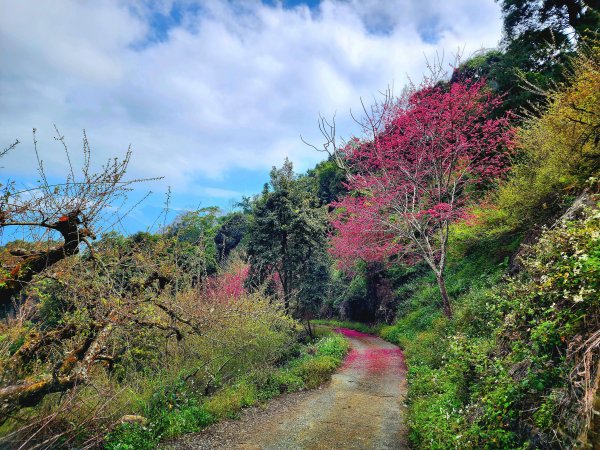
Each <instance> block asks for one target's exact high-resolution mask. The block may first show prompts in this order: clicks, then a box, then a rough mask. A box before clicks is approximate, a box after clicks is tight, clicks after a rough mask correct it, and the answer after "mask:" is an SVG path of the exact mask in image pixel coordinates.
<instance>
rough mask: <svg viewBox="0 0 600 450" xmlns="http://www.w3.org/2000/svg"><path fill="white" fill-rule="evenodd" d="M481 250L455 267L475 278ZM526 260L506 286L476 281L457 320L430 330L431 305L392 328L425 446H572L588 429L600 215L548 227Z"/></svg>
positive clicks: (599, 314)
mask: <svg viewBox="0 0 600 450" xmlns="http://www.w3.org/2000/svg"><path fill="white" fill-rule="evenodd" d="M476 253H477V252H474V253H472V254H470V255H469V256H468V257H466V258H464V259H463V260H462V261H460V262H459V263H458V265H459V266H462V267H454V268H453V269H452V270H454V271H456V272H464V273H466V272H469V270H470V268H469V266H471V265H472V262H473V260H476V257H475V255H476ZM473 258H474V259H473ZM522 264H523V268H524V273H522V274H521V275H519V276H518V277H517V278H514V279H512V280H508V281H504V282H501V283H500V284H499V285H497V286H496V287H494V286H493V283H492V280H495V279H497V275H495V274H494V273H490V275H489V276H488V279H487V284H486V283H484V282H481V280H477V279H476V280H475V282H474V283H473V285H472V286H471V288H470V289H469V290H467V291H466V292H465V293H463V294H462V295H460V296H459V297H458V298H457V300H456V303H455V304H456V315H455V318H454V319H453V321H452V322H446V323H440V322H439V319H432V320H431V325H425V324H424V322H423V321H421V320H415V319H414V316H415V315H417V316H428V314H429V313H427V312H426V311H427V309H426V308H424V307H422V306H415V310H414V311H413V312H412V313H411V314H409V315H408V316H406V317H405V318H402V319H400V320H399V321H398V322H397V323H396V324H395V325H394V326H392V327H386V328H384V329H382V336H383V337H385V338H386V339H389V340H392V341H395V342H398V343H400V344H401V345H402V346H403V347H404V348H405V353H406V356H407V361H408V364H409V367H410V370H409V373H408V382H409V395H408V404H409V414H408V421H409V424H410V427H411V430H410V439H411V441H412V443H413V445H414V446H415V447H417V448H448V449H450V448H465V449H468V448H472V449H476V448H490V449H505V448H526V447H527V446H528V445H532V444H533V445H535V446H536V447H541V448H555V447H556V446H558V445H561V446H567V447H569V446H571V445H573V443H574V442H575V439H576V438H577V437H578V436H579V435H580V433H581V431H582V429H584V426H585V423H586V417H589V415H590V414H591V405H586V403H585V401H584V400H583V399H584V398H586V397H589V396H590V395H591V394H590V392H591V391H586V390H585V389H582V387H581V386H591V385H590V384H589V383H588V382H587V381H586V380H589V379H591V378H593V377H594V376H596V372H595V371H596V370H597V369H594V367H597V366H598V362H599V361H600V354H598V352H597V348H596V349H595V347H592V345H593V342H592V341H593V340H590V336H592V335H593V333H594V332H595V331H597V330H598V328H599V327H600V323H599V320H600V319H599V318H600V300H599V297H598V295H597V293H598V292H600V212H599V211H598V210H597V209H595V210H592V211H590V212H588V213H587V216H585V218H583V219H580V220H573V221H570V222H565V223H562V224H560V225H558V226H556V227H555V228H554V229H552V230H548V231H546V232H545V233H544V234H543V235H542V237H541V238H540V240H539V242H538V243H536V244H535V245H533V246H532V247H530V249H529V250H528V252H526V254H525V255H524V256H523V260H522ZM415 303H416V305H420V304H421V303H420V302H419V301H416V302H415ZM436 321H437V322H436ZM584 343H587V344H584ZM586 345H588V347H586ZM584 355H587V356H584ZM586 358H592V361H595V362H591V361H590V360H588V362H587V363H586V362H585V361H586ZM586 364H587V366H586ZM586 367H587V369H586ZM590 389H593V386H591V387H590ZM592 397H593V395H592Z"/></svg>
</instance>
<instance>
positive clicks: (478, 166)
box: [331, 80, 513, 317]
mask: <svg viewBox="0 0 600 450" xmlns="http://www.w3.org/2000/svg"><path fill="white" fill-rule="evenodd" d="M500 103H501V101H500V99H498V98H495V97H492V96H491V95H490V94H489V93H488V92H487V91H486V89H485V84H484V81H483V80H481V81H477V82H469V81H468V80H467V81H463V82H458V83H452V84H449V85H447V84H446V85H443V84H439V83H438V84H433V83H431V82H429V83H428V82H425V83H424V84H423V85H421V86H420V87H418V88H417V87H411V88H408V89H406V90H405V92H404V94H403V95H402V96H401V97H400V98H393V97H391V96H389V95H388V96H386V98H385V100H384V101H383V102H381V103H379V104H377V105H375V106H374V107H372V109H371V110H370V111H369V112H368V113H366V114H365V117H364V118H363V119H362V120H361V122H360V123H361V125H362V126H363V133H364V136H363V138H361V139H358V138H355V139H353V140H351V141H350V142H349V143H348V144H347V145H345V147H343V148H342V149H340V150H339V152H340V153H341V156H339V155H338V156H339V158H340V159H341V160H342V161H343V164H344V165H345V167H346V168H347V170H348V182H347V188H348V189H349V191H350V193H349V194H348V195H347V196H346V197H345V198H343V199H342V200H341V201H339V202H337V203H336V204H335V205H334V206H336V208H337V215H336V217H335V218H334V220H333V226H334V228H335V230H336V233H335V235H334V237H333V238H332V250H331V251H332V254H333V255H334V256H335V257H336V258H338V259H339V260H340V262H341V265H342V267H346V268H348V267H350V265H351V264H352V263H353V261H354V260H356V259H357V258H362V259H364V260H367V261H369V260H377V259H382V258H385V257H387V256H390V255H392V254H399V255H400V256H403V257H405V258H407V259H408V261H409V262H414V261H416V260H423V261H425V262H426V263H427V264H428V265H429V267H431V269H432V270H433V271H434V273H435V276H436V279H437V282H438V285H439V288H440V293H441V297H442V305H443V309H444V313H445V314H446V315H447V316H448V317H451V316H452V308H451V304H450V299H449V298H448V294H447V292H446V283H445V280H444V270H445V268H446V262H447V261H446V253H447V246H448V234H449V226H450V224H451V223H452V222H454V221H457V220H459V219H462V218H465V217H466V215H467V213H466V211H467V207H468V206H469V203H470V201H471V199H472V198H473V196H474V195H475V194H476V193H477V191H478V188H481V187H482V186H483V185H485V184H486V183H490V182H491V181H492V180H493V179H495V178H497V177H499V176H501V175H502V174H503V173H504V172H505V171H506V170H507V167H508V163H509V158H510V153H511V149H512V147H513V141H512V136H513V134H512V131H511V129H510V127H509V123H508V120H507V118H506V117H503V118H491V115H490V113H491V112H492V111H493V110H494V109H496V108H497V107H498V106H499V105H500ZM365 111H366V110H365Z"/></svg>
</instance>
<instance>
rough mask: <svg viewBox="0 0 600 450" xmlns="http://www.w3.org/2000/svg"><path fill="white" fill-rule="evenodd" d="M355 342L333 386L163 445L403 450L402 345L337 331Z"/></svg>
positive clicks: (275, 402)
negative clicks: (400, 346)
mask: <svg viewBox="0 0 600 450" xmlns="http://www.w3.org/2000/svg"><path fill="white" fill-rule="evenodd" d="M338 331H339V332H340V333H342V334H344V335H345V336H346V337H347V338H348V339H349V340H350V343H351V345H352V350H351V351H350V353H349V354H348V356H347V357H346V360H345V361H344V364H343V366H342V367H341V368H340V370H338V372H337V373H336V374H335V375H333V377H332V380H331V383H329V385H327V386H325V387H323V388H321V389H317V390H314V391H309V392H301V393H296V394H291V395H286V396H283V397H280V398H278V399H275V400H272V401H271V402H269V404H268V405H267V407H266V408H264V409H261V408H252V409H250V410H248V411H246V412H245V413H244V414H243V415H242V418H241V419H240V420H238V421H226V422H222V423H219V424H216V425H214V426H212V427H209V428H207V429H206V430H204V431H203V432H201V433H198V434H195V435H189V436H187V437H185V438H184V439H183V440H181V441H178V442H177V443H175V444H172V445H171V446H168V445H167V446H165V448H174V449H178V450H183V449H185V450H188V449H190V450H191V449H402V448H407V445H406V441H405V435H406V433H405V425H404V420H403V406H402V402H403V397H404V395H405V392H406V388H405V372H406V369H405V365H404V361H403V355H402V352H401V351H400V349H399V348H398V347H396V346H395V345H392V344H390V343H388V342H385V341H384V340H382V339H380V338H378V337H375V336H371V335H368V334H363V333H359V332H357V331H352V330H348V329H339V330H338Z"/></svg>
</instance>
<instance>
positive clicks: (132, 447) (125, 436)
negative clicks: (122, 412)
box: [104, 423, 158, 450]
mask: <svg viewBox="0 0 600 450" xmlns="http://www.w3.org/2000/svg"><path fill="white" fill-rule="evenodd" d="M157 444H158V439H157V437H156V435H155V434H154V433H153V432H152V430H150V429H148V428H146V427H144V426H142V425H139V424H129V423H124V424H122V425H119V426H118V427H116V428H115V429H114V430H113V431H112V432H111V433H110V434H109V435H108V436H107V437H106V439H105V441H104V448H105V449H106V450H153V449H154V448H156V445H157Z"/></svg>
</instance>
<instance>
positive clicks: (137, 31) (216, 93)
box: [0, 0, 500, 196]
mask: <svg viewBox="0 0 600 450" xmlns="http://www.w3.org/2000/svg"><path fill="white" fill-rule="evenodd" d="M191 3H192V2H186V3H185V6H184V7H183V8H182V11H184V17H183V19H182V20H181V23H180V24H179V25H177V26H175V27H173V28H171V29H169V30H168V32H167V34H166V36H165V38H164V39H163V40H159V41H145V40H146V39H147V38H148V37H150V36H154V35H155V34H156V31H157V30H155V29H154V30H153V28H152V26H151V24H150V18H151V17H153V16H152V15H153V14H156V13H157V11H159V10H160V11H162V12H163V13H168V11H169V10H170V8H171V6H172V2H169V1H163V2H161V3H158V4H154V3H153V2H148V3H140V2H135V1H133V0H131V3H127V2H124V1H91V0H90V1H78V0H53V1H50V0H46V1H40V0H20V1H18V2H14V1H11V0H0V10H1V14H0V60H1V61H2V71H0V92H1V95H0V147H3V146H4V145H6V144H8V143H10V142H11V141H12V140H13V139H14V138H19V139H20V140H22V141H23V142H24V144H23V148H22V150H21V151H20V152H14V154H13V155H12V156H10V155H9V156H8V157H6V160H5V161H3V164H2V165H3V166H4V167H6V168H7V170H10V171H11V173H10V175H11V176H15V177H18V176H24V175H25V174H27V173H28V172H30V171H31V169H32V166H31V164H30V162H31V161H30V160H28V159H27V158H24V157H23V155H24V154H28V153H25V152H29V151H30V147H31V146H30V144H29V142H31V140H30V138H29V136H30V130H31V128H32V127H37V128H38V129H39V130H40V139H39V140H40V143H41V144H42V147H43V148H42V149H43V150H46V153H45V156H44V157H45V159H47V161H48V165H49V167H50V170H56V171H58V170H60V167H61V164H64V160H63V155H62V153H61V149H60V147H58V146H57V145H55V144H54V143H52V142H51V141H50V140H49V139H50V136H51V134H52V132H53V130H52V124H53V123H56V124H57V125H58V126H59V128H60V129H61V131H62V133H63V134H65V135H66V136H67V139H68V140H69V141H70V142H71V147H72V148H73V149H76V148H78V144H79V142H80V136H81V131H80V130H81V129H82V128H85V129H87V130H88V133H89V137H90V140H91V142H92V145H93V147H94V149H95V151H96V157H97V158H100V159H104V158H106V157H109V156H112V155H115V154H119V153H122V152H123V151H124V150H125V149H126V147H127V145H128V144H129V143H132V144H133V149H134V161H133V163H132V170H133V172H132V175H135V176H154V175H164V176H166V180H167V181H166V182H167V183H169V184H171V185H173V186H174V189H181V190H189V191H190V192H192V191H193V190H194V186H193V184H194V183H195V182H196V181H195V180H197V177H198V175H202V176H204V177H205V178H215V179H218V178H220V177H222V176H223V175H224V174H226V173H227V172H228V171H230V170H235V169H265V168H269V167H271V166H272V165H273V164H279V163H281V161H282V160H283V158H284V157H285V156H286V155H287V156H289V157H290V158H291V159H292V160H293V161H294V162H295V163H296V165H297V167H299V168H301V169H304V168H306V167H307V166H308V165H310V164H312V163H314V162H315V161H316V160H318V159H320V158H321V156H322V155H319V154H317V153H316V152H314V151H311V150H310V149H309V148H307V147H306V146H305V145H304V144H302V143H301V141H300V139H299V137H298V136H299V135H300V134H302V135H303V136H304V137H305V138H307V139H308V140H310V141H313V142H319V140H320V137H319V134H318V129H317V127H316V119H317V117H318V114H319V112H321V113H323V114H324V115H326V116H330V115H332V114H333V113H334V112H335V111H337V112H338V116H337V117H338V121H339V128H340V132H341V133H349V132H350V131H351V130H353V127H352V122H351V119H350V117H349V114H348V111H349V109H350V108H351V107H352V108H354V109H356V108H357V107H358V105H359V98H360V97H364V98H367V99H368V98H370V97H371V96H372V94H374V93H376V92H377V91H378V90H380V89H382V88H385V86H386V85H387V84H389V83H391V82H394V84H395V86H396V87H397V88H398V87H400V86H401V85H403V84H404V82H405V81H406V75H407V74H408V75H410V76H411V77H414V78H417V79H418V78H419V76H420V74H421V73H422V72H423V68H424V54H426V55H428V56H431V55H432V54H434V53H435V52H436V51H442V50H445V51H446V52H447V53H448V52H451V51H454V50H456V49H457V48H462V47H465V51H466V53H467V54H468V53H470V52H472V51H475V50H477V49H479V48H481V47H482V46H486V47H491V46H495V45H496V44H497V41H498V40H499V38H500V18H499V7H498V5H497V4H495V3H494V1H493V0H456V1H452V2H439V1H435V0H398V1H386V0H367V1H362V0H351V1H337V0H336V1H333V0H324V1H323V2H322V3H321V5H320V6H319V7H318V8H316V9H313V10H310V9H309V8H308V7H306V6H298V7H295V8H283V7H281V6H280V5H279V6H266V5H264V4H262V3H260V2H258V1H253V2H242V1H240V2H233V3H226V2H222V1H206V2H202V3H201V4H200V8H199V9H197V10H192V9H187V6H189V5H190V4H191ZM151 4H152V6H149V5H151ZM185 11H187V13H186V12H185ZM434 39H437V42H435V43H428V42H426V41H432V40H434ZM206 194H207V195H217V196H218V195H219V193H218V192H212V193H208V192H206ZM226 195H229V193H227V194H226Z"/></svg>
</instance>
